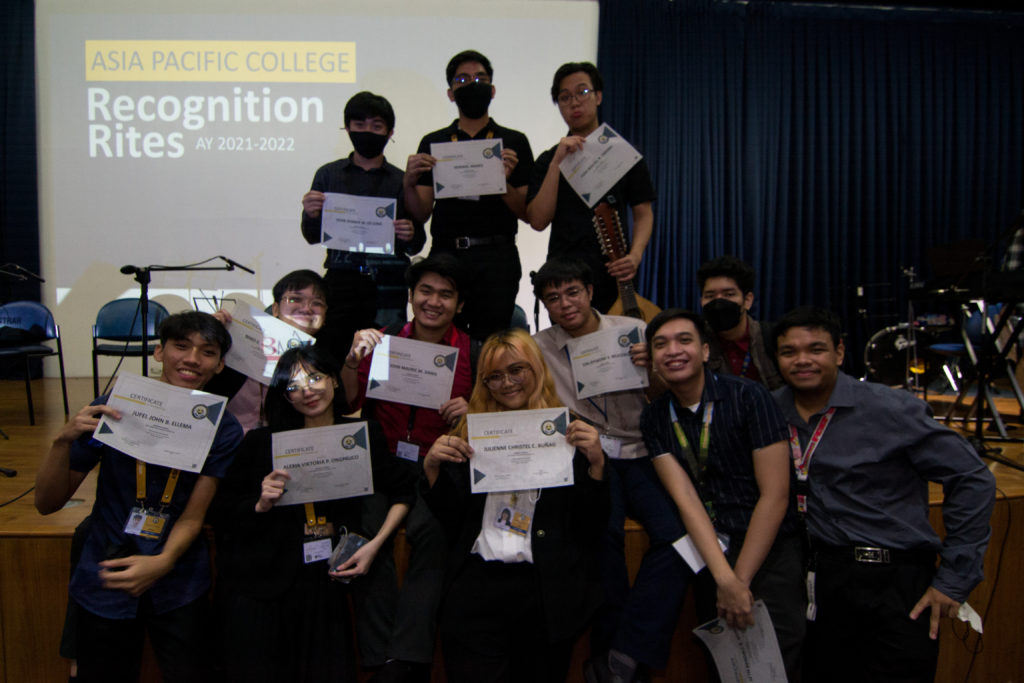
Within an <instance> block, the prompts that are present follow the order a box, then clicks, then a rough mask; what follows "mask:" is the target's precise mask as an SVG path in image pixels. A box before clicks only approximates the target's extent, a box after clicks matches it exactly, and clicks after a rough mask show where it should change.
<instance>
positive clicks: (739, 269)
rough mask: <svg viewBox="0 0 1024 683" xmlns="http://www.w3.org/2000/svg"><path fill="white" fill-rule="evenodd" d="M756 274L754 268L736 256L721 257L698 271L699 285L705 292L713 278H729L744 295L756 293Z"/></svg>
mask: <svg viewBox="0 0 1024 683" xmlns="http://www.w3.org/2000/svg"><path fill="white" fill-rule="evenodd" d="M755 275H756V273H755V272H754V269H753V267H752V266H751V265H750V264H749V263H747V262H746V261H743V260H741V259H738V258H736V257H735V256H719V257H718V258H716V259H711V260H710V261H708V262H707V263H705V264H704V265H702V266H701V267H700V268H698V269H697V284H698V285H699V286H700V290H701V291H702V292H703V291H704V283H705V282H707V281H708V280H709V279H710V278H713V277H727V278H730V279H732V280H734V281H735V282H736V286H737V287H739V288H740V291H741V292H742V293H743V294H747V293H748V292H752V291H754V278H755Z"/></svg>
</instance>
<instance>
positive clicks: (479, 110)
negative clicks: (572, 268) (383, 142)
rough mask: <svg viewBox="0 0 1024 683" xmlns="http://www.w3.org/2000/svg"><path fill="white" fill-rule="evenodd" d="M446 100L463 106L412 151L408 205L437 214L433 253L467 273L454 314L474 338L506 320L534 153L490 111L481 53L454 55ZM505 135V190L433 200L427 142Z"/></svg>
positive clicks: (421, 213) (489, 72) (420, 214)
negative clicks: (459, 306)
mask: <svg viewBox="0 0 1024 683" xmlns="http://www.w3.org/2000/svg"><path fill="white" fill-rule="evenodd" d="M445 76H446V78H447V83H448V86H449V87H448V99H449V100H451V101H452V102H454V103H455V104H456V106H457V107H458V109H459V118H457V119H456V120H455V121H453V122H452V123H451V125H449V126H447V127H446V128H442V129H441V130H437V131H434V132H433V133H429V134H428V135H426V136H424V137H423V139H422V140H421V141H420V146H419V150H418V151H417V153H416V154H413V155H412V156H410V157H409V161H408V164H407V165H406V169H405V177H404V179H403V193H404V197H405V204H406V206H407V207H408V209H409V213H410V214H412V217H413V219H414V220H418V221H421V222H425V221H426V220H427V219H428V218H430V217H431V215H433V219H432V220H431V223H430V234H431V237H432V239H433V242H432V247H431V254H435V253H442V252H443V253H449V254H453V255H454V256H455V257H456V258H457V259H458V260H459V262H460V263H461V264H462V267H463V269H465V271H466V275H467V277H468V279H467V282H466V287H465V288H464V292H465V294H466V295H467V296H466V301H465V307H464V308H463V310H462V313H461V314H460V315H459V317H458V319H457V320H456V322H457V324H458V326H459V327H460V328H462V329H464V330H466V331H467V332H468V333H469V334H470V336H472V337H473V338H475V339H481V340H482V339H485V338H487V336H488V335H490V334H491V333H492V332H496V331H498V330H503V329H505V328H507V327H508V326H509V322H510V321H511V319H512V312H513V309H514V307H515V299H516V294H517V293H518V292H519V278H520V276H521V275H522V269H521V266H520V263H519V252H518V251H517V250H516V248H515V244H516V232H517V231H518V230H519V221H520V220H525V219H526V186H527V184H528V183H529V180H530V173H531V171H532V169H533V151H532V150H531V149H530V143H529V141H528V140H527V139H526V136H525V135H523V134H522V133H520V132H519V131H517V130H512V129H511V128H505V127H504V126H499V125H498V124H497V123H496V122H495V121H494V119H492V118H491V117H490V115H489V114H488V113H487V110H488V108H489V107H490V104H491V99H492V98H493V97H494V94H495V88H494V85H492V78H493V76H494V69H493V68H491V63H490V61H489V60H488V59H487V57H485V56H484V55H482V54H480V53H479V52H476V51H474V50H466V51H464V52H460V53H459V54H457V55H455V56H454V57H452V59H451V61H449V62H448V68H447V70H446V71H445ZM484 139H494V140H499V139H500V140H501V143H502V144H501V147H502V151H501V157H502V161H503V162H504V166H505V178H506V187H507V189H506V191H505V194H502V195H498V194H494V195H484V196H480V197H458V198H444V199H436V200H435V198H434V177H433V168H434V165H435V164H436V163H437V159H435V158H434V157H433V156H431V154H430V145H431V144H432V143H440V142H458V141H461V140H484Z"/></svg>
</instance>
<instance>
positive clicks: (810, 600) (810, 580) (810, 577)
mask: <svg viewBox="0 0 1024 683" xmlns="http://www.w3.org/2000/svg"><path fill="white" fill-rule="evenodd" d="M815 579H816V576H815V573H814V572H813V571H809V572H807V621H814V619H815V617H817V616H818V603H816V602H815V601H814V588H815V586H814V583H815Z"/></svg>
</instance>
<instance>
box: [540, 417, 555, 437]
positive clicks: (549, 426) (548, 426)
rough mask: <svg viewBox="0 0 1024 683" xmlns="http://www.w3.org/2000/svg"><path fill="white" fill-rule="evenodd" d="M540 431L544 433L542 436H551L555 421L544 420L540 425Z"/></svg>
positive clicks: (553, 431)
mask: <svg viewBox="0 0 1024 683" xmlns="http://www.w3.org/2000/svg"><path fill="white" fill-rule="evenodd" d="M540 431H541V432H543V433H544V436H551V435H552V434H554V433H555V421H554V420H544V422H542V423H541V425H540Z"/></svg>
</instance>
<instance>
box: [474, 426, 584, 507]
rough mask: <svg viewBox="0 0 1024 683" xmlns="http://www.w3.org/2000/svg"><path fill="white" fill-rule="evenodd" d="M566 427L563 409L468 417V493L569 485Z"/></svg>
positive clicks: (570, 471) (571, 452)
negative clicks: (470, 456) (469, 453)
mask: <svg viewBox="0 0 1024 683" xmlns="http://www.w3.org/2000/svg"><path fill="white" fill-rule="evenodd" d="M568 424H569V411H568V410H567V409H566V408H544V409H540V410H509V411H504V412H498V413H477V414H475V415H468V416H467V426H468V429H469V443H470V445H471V446H472V447H473V457H472V458H471V459H470V463H469V464H470V471H471V472H472V481H471V489H472V491H473V493H487V492H491V491H494V492H498V491H520V490H523V489H537V488H541V489H542V488H552V487H556V486H570V485H572V484H573V470H572V457H573V451H574V449H573V447H572V446H571V445H569V443H568V442H567V441H566V438H565V433H566V429H567V427H568Z"/></svg>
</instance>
